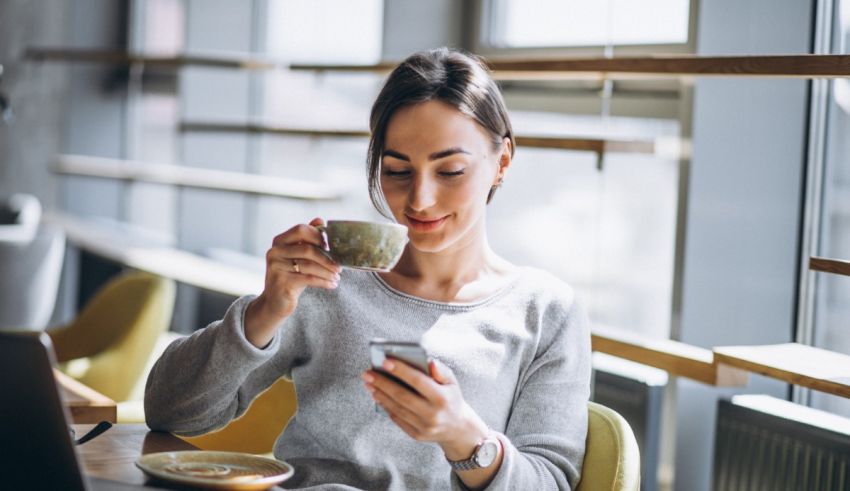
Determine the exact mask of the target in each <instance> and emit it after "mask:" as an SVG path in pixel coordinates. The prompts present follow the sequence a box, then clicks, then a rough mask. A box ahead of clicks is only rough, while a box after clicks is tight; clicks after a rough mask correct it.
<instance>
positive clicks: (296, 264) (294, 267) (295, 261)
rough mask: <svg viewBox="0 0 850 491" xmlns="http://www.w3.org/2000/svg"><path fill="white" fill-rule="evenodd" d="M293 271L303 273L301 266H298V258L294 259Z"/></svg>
mask: <svg viewBox="0 0 850 491" xmlns="http://www.w3.org/2000/svg"><path fill="white" fill-rule="evenodd" d="M292 272H293V273H298V274H301V268H300V267H299V266H298V260H297V259H293V260H292Z"/></svg>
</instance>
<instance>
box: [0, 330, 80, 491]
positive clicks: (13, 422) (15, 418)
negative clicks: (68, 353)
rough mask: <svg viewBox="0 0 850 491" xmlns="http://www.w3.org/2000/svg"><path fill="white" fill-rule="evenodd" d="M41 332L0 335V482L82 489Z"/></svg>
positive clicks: (49, 352) (47, 342) (45, 339)
mask: <svg viewBox="0 0 850 491" xmlns="http://www.w3.org/2000/svg"><path fill="white" fill-rule="evenodd" d="M69 421H70V420H69V418H68V414H67V411H66V410H65V407H64V405H63V404H62V401H61V399H60V397H59V391H58V389H57V387H56V380H55V379H54V377H53V350H52V348H51V344H50V338H49V337H48V336H47V335H46V334H43V333H21V332H14V333H11V332H0V449H1V450H0V483H2V485H3V487H6V486H8V488H6V489H63V490H84V489H85V483H84V481H83V479H84V478H83V476H82V473H81V472H80V469H79V466H78V463H77V456H76V452H75V450H74V445H73V442H72V440H71V434H70V432H69V430H68V422H69Z"/></svg>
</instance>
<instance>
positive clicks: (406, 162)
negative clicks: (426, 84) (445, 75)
mask: <svg viewBox="0 0 850 491" xmlns="http://www.w3.org/2000/svg"><path fill="white" fill-rule="evenodd" d="M510 158H511V157H510V141H509V140H507V139H505V141H504V142H503V143H502V145H501V148H499V149H494V148H493V143H492V140H491V139H490V137H489V135H488V133H487V131H486V130H485V129H484V128H483V127H481V126H480V125H479V124H478V123H477V122H475V121H474V120H473V119H472V118H470V117H468V116H466V115H464V114H462V113H461V112H460V111H458V110H457V109H455V108H453V107H452V106H450V105H448V104H446V103H444V102H441V101H428V102H423V103H420V104H416V105H413V106H407V107H404V108H402V109H399V110H398V111H397V112H396V113H395V114H394V115H393V116H392V117H391V118H390V121H389V124H388V125H387V131H386V138H385V144H384V151H383V159H382V164H381V166H382V168H381V188H382V189H383V192H384V197H385V198H386V200H387V204H388V205H389V208H390V211H391V212H392V214H393V216H394V217H395V219H396V220H397V221H398V222H399V223H401V224H402V225H406V226H407V227H408V229H409V237H410V245H411V246H412V247H413V248H415V249H417V250H419V251H422V252H432V253H433V252H440V251H445V250H448V249H450V248H452V246H456V247H463V246H464V245H465V244H469V243H471V242H472V241H474V240H475V239H476V238H477V237H478V235H479V234H483V233H484V216H485V210H486V201H487V193H488V192H489V191H490V188H491V186H493V185H495V184H497V183H498V182H499V179H500V178H501V177H502V175H503V174H504V171H505V170H506V169H507V167H508V165H510Z"/></svg>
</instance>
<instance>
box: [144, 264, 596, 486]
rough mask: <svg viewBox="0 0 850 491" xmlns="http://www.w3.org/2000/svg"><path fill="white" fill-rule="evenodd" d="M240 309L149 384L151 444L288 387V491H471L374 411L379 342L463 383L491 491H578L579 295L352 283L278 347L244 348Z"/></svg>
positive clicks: (368, 280)
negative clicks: (486, 444)
mask: <svg viewBox="0 0 850 491" xmlns="http://www.w3.org/2000/svg"><path fill="white" fill-rule="evenodd" d="M253 298H254V297H252V296H246V297H242V298H240V299H238V300H237V301H236V302H234V303H233V304H232V305H231V307H230V308H229V309H228V311H227V313H226V314H225V316H224V318H223V319H222V320H220V321H216V322H213V323H212V324H210V325H209V326H208V327H206V328H204V329H201V330H199V331H197V332H195V333H194V334H193V335H191V336H188V337H186V338H183V339H179V340H177V341H175V342H174V343H173V344H172V345H171V346H169V348H168V349H167V350H166V351H165V353H164V354H163V355H162V357H161V358H160V359H159V361H158V362H157V363H156V365H155V366H154V368H153V370H152V371H151V374H150V376H149V378H148V381H147V387H146V394H145V414H146V417H147V424H148V426H149V427H150V428H151V429H153V430H162V431H170V432H175V433H178V434H185V435H198V434H202V433H206V432H209V431H212V430H215V429H217V428H220V427H222V426H224V425H226V424H227V423H228V422H229V421H230V420H232V419H234V418H236V417H238V416H239V415H240V414H242V413H243V412H244V411H245V410H246V409H247V407H248V405H249V404H250V403H251V400H252V399H253V398H254V397H255V396H256V395H257V394H259V393H260V392H261V391H263V390H264V389H265V388H267V387H268V386H270V385H271V384H272V383H273V382H274V381H275V380H277V379H278V378H279V377H281V376H283V377H287V378H289V379H291V380H292V381H293V382H294V383H295V388H296V392H297V396H298V411H297V413H296V415H295V416H294V417H293V418H292V420H291V421H290V422H289V424H288V426H287V427H286V429H285V430H284V431H283V433H282V434H281V435H280V437H279V438H278V440H277V443H276V445H275V450H274V454H275V456H276V457H277V458H279V459H282V460H285V461H287V462H289V463H290V464H292V465H293V466H294V468H295V475H294V476H293V477H292V478H291V479H290V480H289V481H287V482H285V483H284V487H287V488H290V487H291V488H312V489H370V490H371V489H449V488H453V489H463V486H462V483H461V481H460V480H459V479H458V478H457V476H456V475H455V474H454V473H453V472H452V470H451V468H450V467H449V465H448V463H447V462H446V460H445V456H444V455H443V452H442V451H441V449H440V447H439V446H438V445H436V444H434V443H426V442H419V441H416V440H414V439H413V438H411V437H409V436H408V435H407V434H405V433H404V432H403V431H402V430H401V429H400V428H398V427H397V426H396V425H395V423H393V422H392V421H391V420H390V419H389V417H388V416H387V415H386V414H384V413H382V412H380V411H376V406H375V403H374V401H373V400H372V398H371V395H370V394H369V392H368V391H367V390H366V389H365V387H364V384H363V381H362V379H361V376H362V374H363V372H364V371H366V370H368V369H369V346H368V343H369V340H371V339H374V338H384V339H388V340H393V341H418V342H420V343H421V344H422V346H424V347H425V349H426V350H427V351H428V353H429V355H430V356H431V357H433V358H435V359H437V360H439V361H441V362H442V363H444V364H445V365H446V366H448V367H449V368H450V369H451V370H452V371H453V372H454V374H455V377H456V378H457V380H458V382H459V384H460V388H461V390H462V392H463V396H464V399H465V400H466V401H467V403H468V404H469V405H470V406H471V407H472V408H473V409H474V410H475V411H476V412H477V413H478V415H479V416H480V417H481V418H482V419H483V420H484V421H485V422H486V423H487V425H489V427H490V428H492V429H493V430H494V431H495V432H496V433H497V436H498V438H499V439H500V440H501V441H502V444H503V448H504V458H503V461H502V464H501V467H500V468H499V470H498V472H497V474H496V475H495V477H494V479H493V480H492V482H491V483H490V485H489V486H488V489H494V490H525V489H528V490H531V489H534V490H544V489H571V488H572V487H574V486H575V485H576V483H577V482H578V480H579V475H580V472H581V464H582V459H583V457H584V447H585V437H586V435H587V400H588V396H589V385H590V332H589V327H588V322H587V317H586V314H585V312H584V309H583V308H582V306H581V303H580V302H578V301H577V299H576V297H575V294H574V292H573V290H572V289H571V288H570V287H569V286H567V285H566V284H564V283H563V282H561V281H560V280H558V279H557V278H555V277H554V276H552V275H550V274H548V273H546V272H543V271H541V270H537V269H534V268H522V269H521V270H520V273H519V274H518V275H517V276H516V277H515V278H514V279H513V281H512V282H511V283H510V284H509V285H508V286H506V287H504V288H503V289H502V290H500V291H499V292H497V293H495V294H494V295H492V296H490V297H489V298H486V299H484V300H482V301H478V302H474V303H468V304H457V303H442V302H434V301H430V300H425V299H421V298H417V297H414V296H411V295H407V294H405V293H402V292H400V291H397V290H395V289H393V288H392V287H390V286H389V285H388V284H386V283H385V282H384V281H383V280H382V279H381V278H380V277H379V276H378V275H377V274H375V273H370V272H362V271H351V270H344V271H343V273H342V274H341V280H340V284H339V287H338V288H337V289H335V290H323V289H312V288H308V289H307V290H305V291H304V293H303V294H302V295H301V298H300V299H299V303H298V307H297V309H296V310H295V312H294V313H293V314H292V315H291V316H290V317H288V318H287V319H286V320H285V321H284V322H282V324H281V325H280V326H279V328H278V331H277V333H276V334H275V337H274V339H273V340H272V341H271V343H270V344H269V345H268V346H266V347H265V348H264V349H258V348H256V347H254V346H253V345H252V344H251V343H249V342H248V341H247V340H246V338H245V334H244V328H243V318H244V312H245V308H246V306H247V305H248V304H249V303H250V302H251V300H253Z"/></svg>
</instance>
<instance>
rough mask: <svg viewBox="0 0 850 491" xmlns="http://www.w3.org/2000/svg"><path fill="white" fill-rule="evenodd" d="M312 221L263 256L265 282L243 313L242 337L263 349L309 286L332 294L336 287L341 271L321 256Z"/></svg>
mask: <svg viewBox="0 0 850 491" xmlns="http://www.w3.org/2000/svg"><path fill="white" fill-rule="evenodd" d="M322 225H324V221H323V220H322V219H320V218H314V219H313V220H312V221H311V222H310V224H309V225H305V224H299V225H296V226H294V227H292V228H290V229H289V230H287V231H286V232H284V233H282V234H280V235H278V236H277V237H275V238H274V240H273V241H272V247H271V248H270V249H269V250H268V252H266V279H265V287H264V289H263V293H261V294H260V296H258V297H257V298H256V299H254V301H252V302H251V304H250V305H248V309H247V310H246V312H245V337H246V338H247V339H248V341H250V342H251V344H253V345H254V346H256V347H258V348H263V347H265V346H267V345H268V344H269V342H270V341H271V340H272V338H274V332H275V329H277V326H279V325H280V323H281V322H282V321H283V320H284V319H285V318H287V317H289V315H290V314H292V312H293V311H295V307H296V306H297V305H298V297H299V296H301V292H303V291H304V289H305V288H307V287H308V286H313V287H318V288H326V289H328V290H332V289H334V288H336V287H337V285H338V284H339V273H340V271H341V270H342V268H341V267H340V266H339V265H338V264H336V263H335V262H333V261H332V260H331V259H330V258H328V257H327V256H326V255H324V254H323V253H322V251H321V250H320V248H323V247H324V246H325V243H324V238H323V237H322V234H321V233H320V232H319V230H318V229H317V228H316V227H317V226H322Z"/></svg>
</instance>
